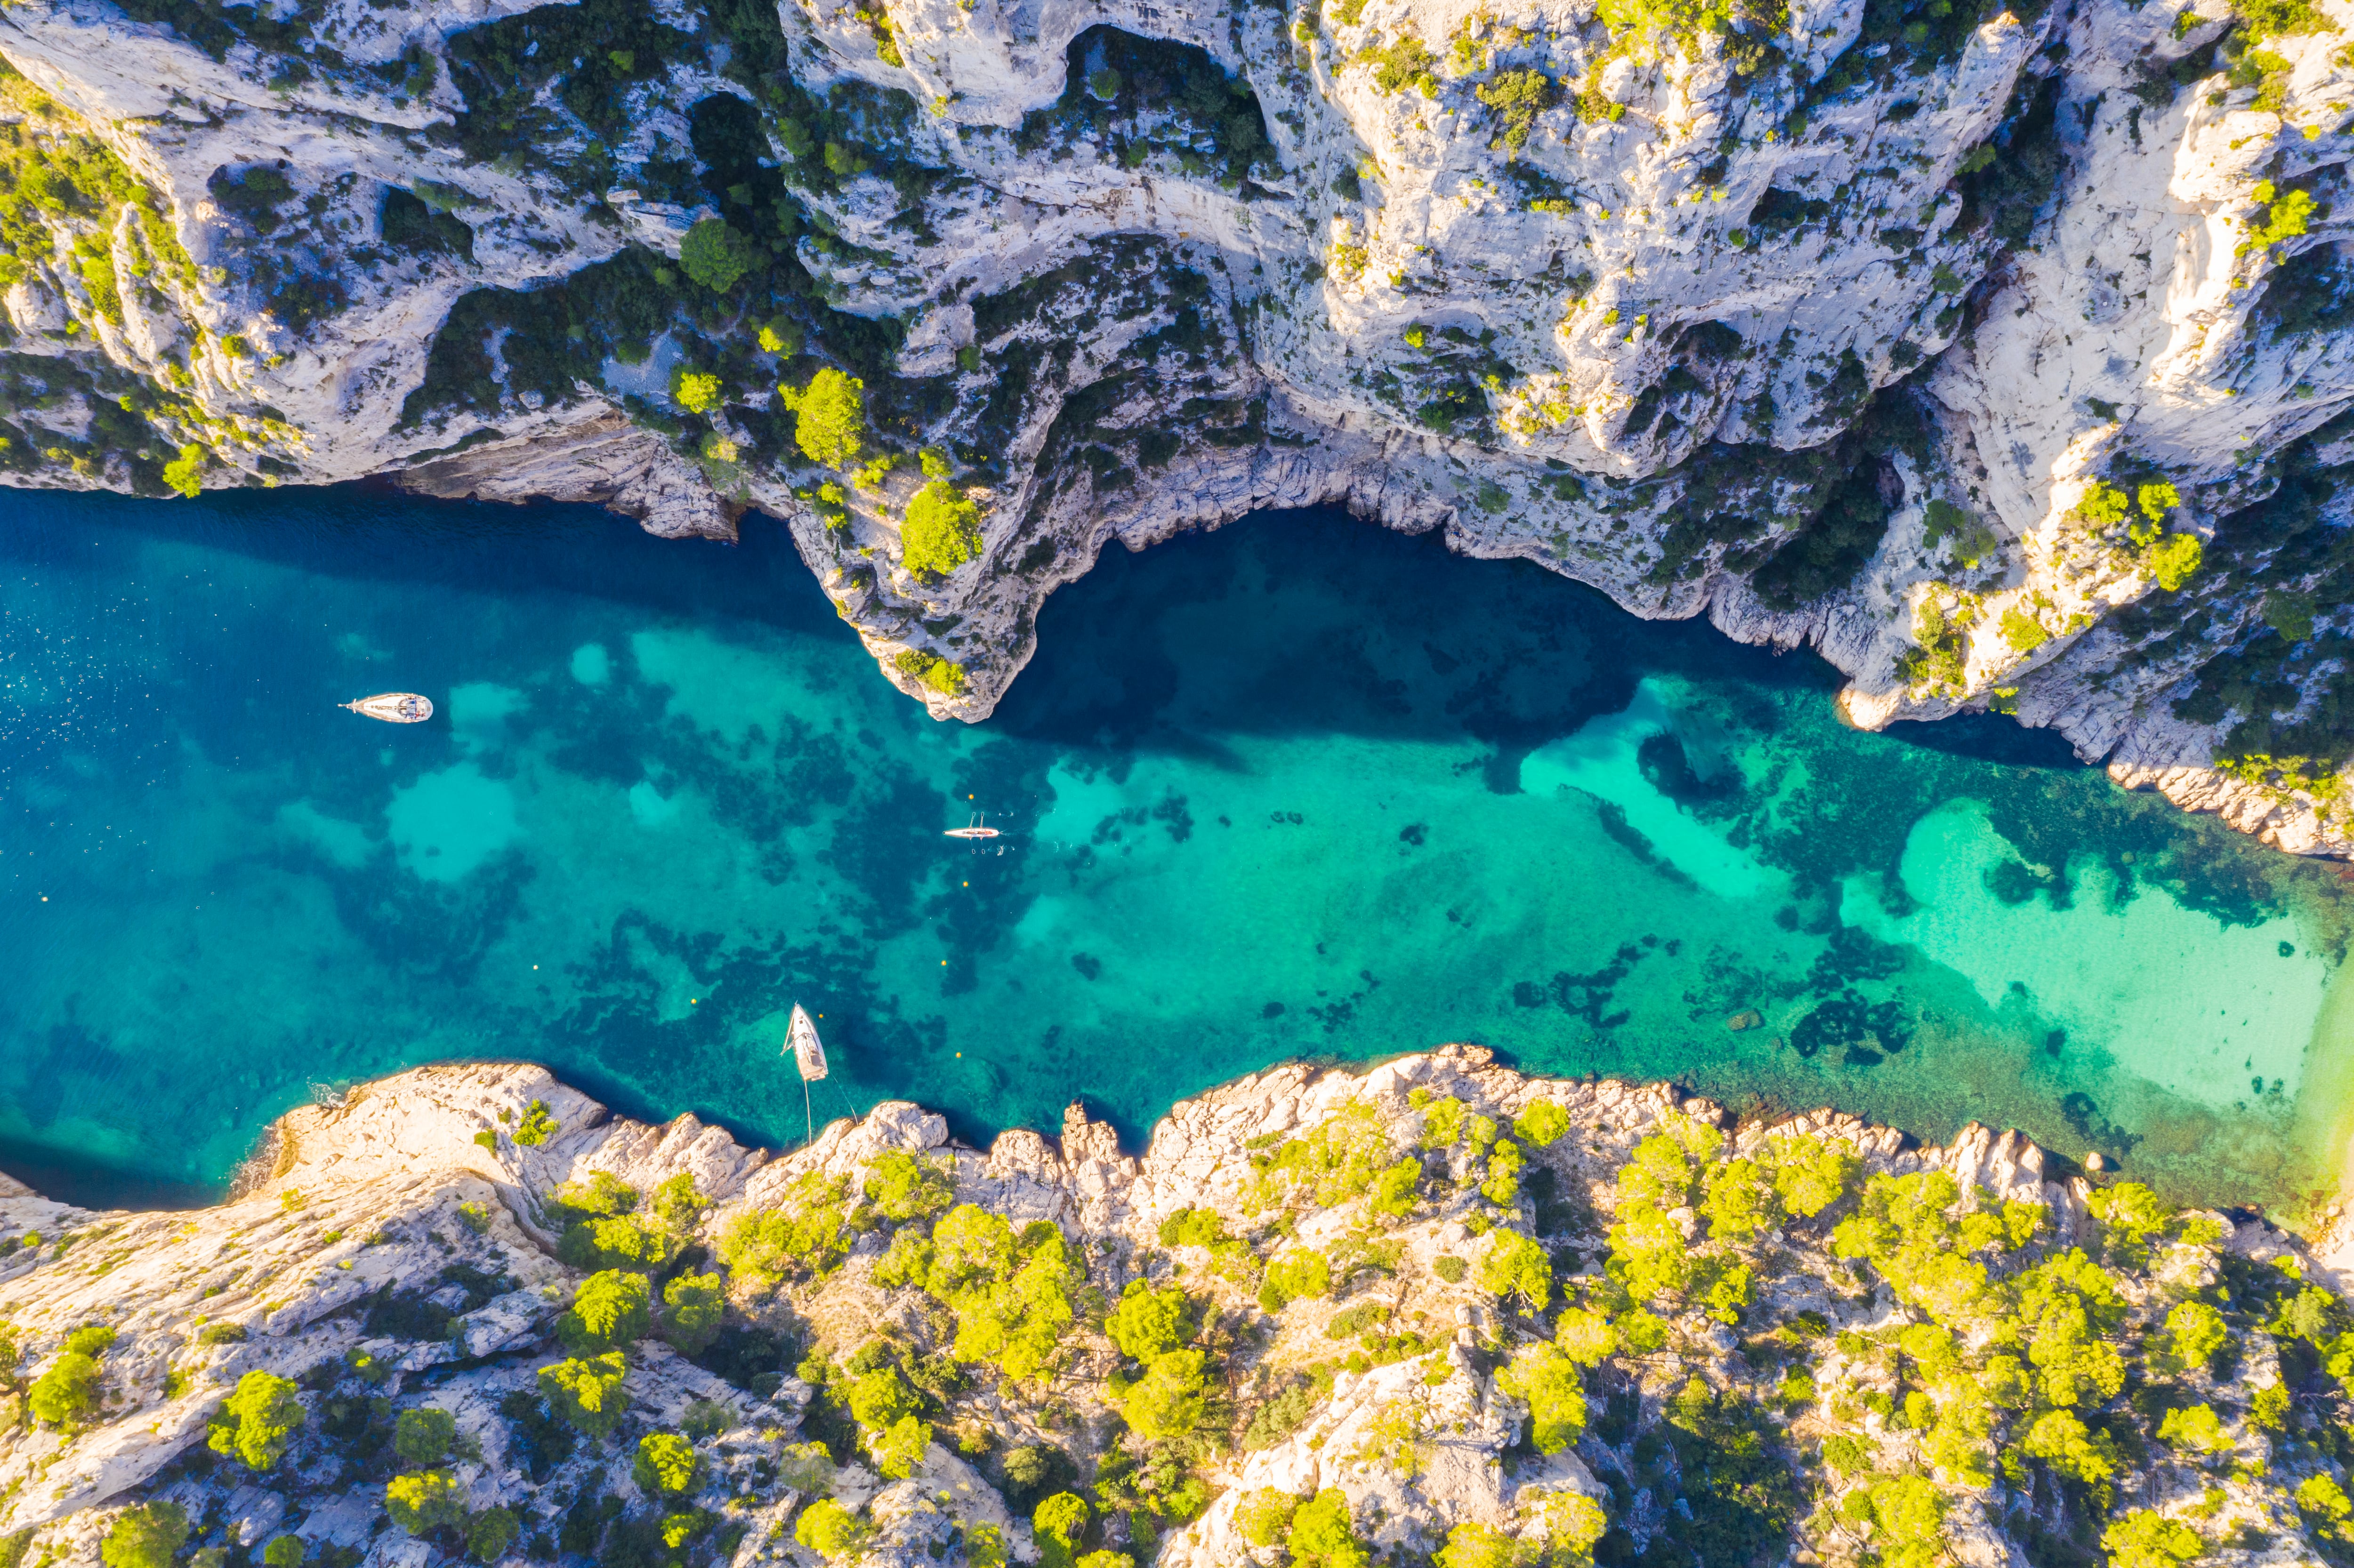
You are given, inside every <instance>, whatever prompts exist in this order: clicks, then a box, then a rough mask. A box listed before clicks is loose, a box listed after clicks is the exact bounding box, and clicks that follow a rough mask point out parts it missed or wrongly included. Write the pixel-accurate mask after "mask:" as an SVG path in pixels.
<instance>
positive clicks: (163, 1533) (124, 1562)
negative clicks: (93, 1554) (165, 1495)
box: [98, 1502, 188, 1568]
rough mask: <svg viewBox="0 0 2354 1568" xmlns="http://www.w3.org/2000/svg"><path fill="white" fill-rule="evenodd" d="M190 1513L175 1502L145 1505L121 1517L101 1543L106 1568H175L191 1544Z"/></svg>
mask: <svg viewBox="0 0 2354 1568" xmlns="http://www.w3.org/2000/svg"><path fill="white" fill-rule="evenodd" d="M187 1540H188V1514H187V1510H186V1509H184V1508H182V1507H181V1506H180V1505H179V1504H178V1503H175V1502H150V1503H142V1504H140V1505H139V1506H138V1507H137V1508H132V1509H125V1510H122V1512H121V1513H119V1514H117V1515H116V1516H115V1519H114V1522H113V1524H111V1526H109V1527H108V1529H107V1531H106V1539H105V1540H104V1541H102V1542H100V1543H99V1548H98V1555H99V1557H100V1559H101V1561H102V1562H104V1563H105V1564H106V1568H171V1563H172V1558H173V1555H174V1554H175V1552H178V1551H179V1550H180V1548H181V1547H182V1546H184V1545H186V1544H187Z"/></svg>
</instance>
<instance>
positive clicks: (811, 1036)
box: [785, 1002, 826, 1084]
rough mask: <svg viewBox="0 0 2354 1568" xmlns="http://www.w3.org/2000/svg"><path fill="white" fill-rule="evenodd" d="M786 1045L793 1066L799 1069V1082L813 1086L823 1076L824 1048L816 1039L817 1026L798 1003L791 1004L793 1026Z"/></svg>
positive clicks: (824, 1069)
mask: <svg viewBox="0 0 2354 1568" xmlns="http://www.w3.org/2000/svg"><path fill="white" fill-rule="evenodd" d="M785 1043H786V1044H787V1045H789V1046H790V1047H791V1049H792V1053H793V1064H794V1065H796V1066H798V1067H799V1068H801V1081H802V1082H803V1083H808V1084H813V1083H816V1082H817V1081H818V1080H819V1079H820V1078H822V1077H824V1076H825V1073H826V1066H825V1046H824V1044H822V1042H821V1041H820V1040H819V1039H818V1037H817V1025H816V1024H814V1023H812V1022H810V1015H809V1014H808V1013H807V1012H804V1011H803V1010H802V1008H801V1004H800V1003H799V1002H795V1003H794V1004H793V1026H792V1031H791V1033H790V1037H789V1038H788V1039H787V1040H786V1042H785Z"/></svg>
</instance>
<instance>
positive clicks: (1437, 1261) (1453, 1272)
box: [1430, 1252, 1471, 1285]
mask: <svg viewBox="0 0 2354 1568" xmlns="http://www.w3.org/2000/svg"><path fill="white" fill-rule="evenodd" d="M1430 1272H1431V1273H1433V1274H1435V1275H1437V1276H1438V1277H1439V1278H1441V1279H1443V1280H1445V1281H1447V1284H1449V1285H1460V1284H1462V1283H1463V1277H1464V1276H1465V1275H1467V1274H1469V1273H1470V1272H1471V1266H1470V1265H1469V1263H1466V1262H1465V1261H1464V1260H1463V1259H1461V1258H1459V1257H1458V1256H1456V1255H1454V1254H1453V1253H1451V1252H1450V1253H1441V1254H1440V1255H1438V1256H1437V1257H1434V1258H1432V1259H1431V1260H1430Z"/></svg>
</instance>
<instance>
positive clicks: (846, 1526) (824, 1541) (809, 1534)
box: [793, 1498, 872, 1563]
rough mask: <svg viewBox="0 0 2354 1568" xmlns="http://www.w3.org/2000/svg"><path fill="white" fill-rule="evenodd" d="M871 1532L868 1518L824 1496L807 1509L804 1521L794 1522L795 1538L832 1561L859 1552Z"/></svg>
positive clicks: (804, 1512)
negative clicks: (862, 1517)
mask: <svg viewBox="0 0 2354 1568" xmlns="http://www.w3.org/2000/svg"><path fill="white" fill-rule="evenodd" d="M870 1533H872V1532H871V1531H870V1530H869V1528H868V1526H867V1524H866V1521H865V1520H862V1519H860V1518H859V1517H858V1516H857V1515H856V1514H854V1513H853V1512H851V1511H850V1510H848V1509H846V1508H844V1507H843V1506H842V1505H841V1504H840V1503H838V1502H836V1501H834V1500H833V1499H832V1498H821V1499H818V1500H817V1501H816V1502H813V1503H811V1504H810V1505H809V1507H808V1508H806V1509H803V1510H801V1520H800V1522H799V1523H797V1524H795V1525H794V1526H793V1539H794V1540H795V1541H798V1542H801V1544H802V1545H803V1546H806V1547H808V1548H809V1549H810V1550H811V1552H816V1553H817V1554H818V1555H819V1556H820V1557H822V1558H824V1559H825V1560H826V1561H827V1562H828V1563H840V1562H842V1561H843V1560H844V1559H846V1558H851V1557H855V1556H857V1555H858V1554H859V1553H860V1552H863V1551H864V1550H865V1547H866V1540H867V1537H868V1535H869V1534H870Z"/></svg>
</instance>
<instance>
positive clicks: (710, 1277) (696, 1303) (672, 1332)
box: [662, 1274, 727, 1356]
mask: <svg viewBox="0 0 2354 1568" xmlns="http://www.w3.org/2000/svg"><path fill="white" fill-rule="evenodd" d="M726 1311H727V1293H726V1289H725V1287H722V1286H721V1284H720V1282H719V1277H718V1276H717V1275H716V1274H682V1275H680V1276H679V1277H677V1278H676V1279H673V1280H672V1281H671V1282H670V1283H669V1284H668V1285H665V1286H663V1319H662V1329H663V1338H664V1339H665V1340H669V1341H670V1342H671V1343H672V1344H673V1345H675V1346H677V1347H678V1350H679V1351H680V1353H681V1354H683V1355H689V1356H693V1355H699V1354H700V1353H702V1351H704V1350H705V1348H706V1347H708V1346H709V1345H710V1343H711V1341H712V1340H715V1339H717V1338H718V1337H719V1322H720V1319H722V1318H723V1317H724V1316H726Z"/></svg>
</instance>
